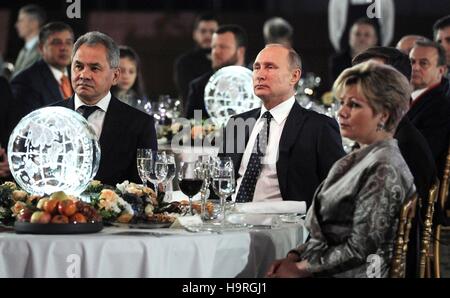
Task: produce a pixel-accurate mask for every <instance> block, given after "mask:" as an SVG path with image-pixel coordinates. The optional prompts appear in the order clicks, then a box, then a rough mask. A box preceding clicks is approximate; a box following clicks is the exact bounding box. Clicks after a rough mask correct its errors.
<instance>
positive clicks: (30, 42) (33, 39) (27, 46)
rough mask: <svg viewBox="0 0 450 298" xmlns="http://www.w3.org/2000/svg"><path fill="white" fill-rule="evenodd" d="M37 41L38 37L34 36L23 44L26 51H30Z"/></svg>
mask: <svg viewBox="0 0 450 298" xmlns="http://www.w3.org/2000/svg"><path fill="white" fill-rule="evenodd" d="M38 41H39V36H35V37H33V38H32V39H30V40H29V41H27V42H26V43H25V48H26V49H27V51H29V50H31V49H32V48H33V47H34V46H35V45H36V44H37V43H38Z"/></svg>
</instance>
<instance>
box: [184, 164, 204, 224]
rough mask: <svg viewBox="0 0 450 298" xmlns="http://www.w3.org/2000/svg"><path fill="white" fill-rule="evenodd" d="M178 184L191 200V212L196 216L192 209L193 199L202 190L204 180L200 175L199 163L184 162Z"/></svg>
mask: <svg viewBox="0 0 450 298" xmlns="http://www.w3.org/2000/svg"><path fill="white" fill-rule="evenodd" d="M178 182H179V183H178V184H179V186H180V190H181V191H182V192H183V193H184V194H185V195H187V196H188V198H189V211H190V213H191V215H194V210H193V208H192V197H193V196H195V195H196V194H197V193H198V192H199V191H200V189H201V188H202V184H203V180H202V179H201V177H200V175H199V169H198V163H197V161H182V162H181V163H180V170H179V171H178Z"/></svg>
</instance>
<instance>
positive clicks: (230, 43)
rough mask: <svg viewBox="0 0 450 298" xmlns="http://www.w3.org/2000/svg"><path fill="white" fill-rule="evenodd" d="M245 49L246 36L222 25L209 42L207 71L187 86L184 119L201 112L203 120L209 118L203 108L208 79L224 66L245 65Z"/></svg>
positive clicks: (235, 27) (234, 26) (240, 31)
mask: <svg viewBox="0 0 450 298" xmlns="http://www.w3.org/2000/svg"><path fill="white" fill-rule="evenodd" d="M246 47H247V34H246V33H245V31H244V29H243V28H241V27H240V26H238V25H223V26H221V27H219V29H217V31H216V32H215V33H214V34H213V37H212V42H211V59H212V61H211V66H212V69H213V70H212V71H209V72H207V73H205V74H203V75H202V76H200V77H198V78H196V79H195V80H193V81H192V82H191V83H190V84H189V92H188V97H187V100H186V106H185V107H186V111H185V116H186V118H189V119H191V118H194V111H195V110H201V111H202V117H203V119H205V118H209V115H208V112H207V111H206V107H205V99H204V97H205V86H206V84H207V83H208V80H209V78H210V77H211V76H212V75H213V74H214V72H216V71H217V70H219V69H221V68H222V67H225V66H230V65H239V66H243V65H244V63H245V50H246Z"/></svg>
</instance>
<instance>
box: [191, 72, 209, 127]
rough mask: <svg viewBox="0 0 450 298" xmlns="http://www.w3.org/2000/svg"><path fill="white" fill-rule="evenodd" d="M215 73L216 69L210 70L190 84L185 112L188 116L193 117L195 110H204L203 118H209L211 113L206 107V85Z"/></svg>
mask: <svg viewBox="0 0 450 298" xmlns="http://www.w3.org/2000/svg"><path fill="white" fill-rule="evenodd" d="M213 74H214V71H208V72H207V73H205V74H203V75H201V76H200V77H198V78H196V79H195V80H193V81H192V82H191V83H190V84H189V92H188V96H187V99H186V106H185V113H184V114H185V117H186V118H188V119H193V118H194V111H195V110H201V111H202V118H203V119H206V118H209V114H208V112H207V111H206V107H205V87H206V84H208V81H209V78H210V77H211V76H212V75H213Z"/></svg>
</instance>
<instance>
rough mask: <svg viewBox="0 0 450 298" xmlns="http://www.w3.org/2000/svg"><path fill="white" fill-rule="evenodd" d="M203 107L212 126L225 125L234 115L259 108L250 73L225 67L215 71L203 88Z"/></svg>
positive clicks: (241, 68)
mask: <svg viewBox="0 0 450 298" xmlns="http://www.w3.org/2000/svg"><path fill="white" fill-rule="evenodd" d="M205 106H206V110H207V111H208V113H209V115H210V116H211V118H212V120H213V122H214V124H216V125H217V126H222V125H225V124H226V123H227V121H228V119H229V118H230V117H231V116H233V115H236V114H240V113H243V112H247V111H249V110H251V109H254V108H258V107H260V106H261V100H260V99H259V98H258V97H256V95H255V94H254V92H253V80H252V71H251V70H250V69H248V68H245V67H242V66H227V67H223V68H221V69H219V70H218V71H216V72H215V73H214V74H213V75H212V76H211V78H209V81H208V83H207V84H206V87H205Z"/></svg>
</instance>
